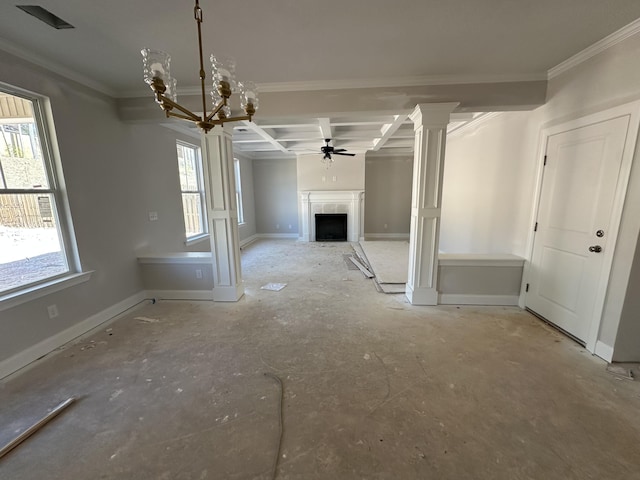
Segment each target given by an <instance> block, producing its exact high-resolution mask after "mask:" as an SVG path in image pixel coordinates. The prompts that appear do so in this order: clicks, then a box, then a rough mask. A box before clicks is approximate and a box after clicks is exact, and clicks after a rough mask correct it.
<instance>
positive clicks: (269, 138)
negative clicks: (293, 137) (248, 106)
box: [243, 120, 289, 153]
mask: <svg viewBox="0 0 640 480" xmlns="http://www.w3.org/2000/svg"><path fill="white" fill-rule="evenodd" d="M243 123H244V124H245V126H246V127H247V129H248V130H251V131H252V132H254V133H256V134H257V135H260V136H261V137H262V138H264V139H265V140H266V141H267V142H268V143H270V144H271V145H273V146H274V147H276V149H278V150H280V151H281V152H284V153H289V150H287V149H286V147H285V146H284V145H282V144H281V143H280V142H278V141H277V140H276V139H275V138H273V137H272V136H271V135H269V134H268V133H267V132H265V131H264V130H263V129H262V128H260V127H259V126H258V125H256V124H255V123H253V122H250V121H248V120H244V122H243Z"/></svg>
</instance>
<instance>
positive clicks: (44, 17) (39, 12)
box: [16, 5, 74, 30]
mask: <svg viewBox="0 0 640 480" xmlns="http://www.w3.org/2000/svg"><path fill="white" fill-rule="evenodd" d="M16 7H18V8H19V9H20V10H22V11H23V12H27V13H28V14H29V15H33V16H34V17H36V18H37V19H38V20H40V21H42V22H44V23H46V24H47V25H49V26H50V27H53V28H55V29H56V30H61V29H63V28H74V26H73V25H71V24H70V23H68V22H65V21H64V20H62V19H61V18H60V17H58V16H56V15H54V14H53V13H51V12H50V11H49V10H46V9H44V8H42V7H41V6H39V5H16Z"/></svg>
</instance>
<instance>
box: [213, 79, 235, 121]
mask: <svg viewBox="0 0 640 480" xmlns="http://www.w3.org/2000/svg"><path fill="white" fill-rule="evenodd" d="M211 99H212V100H213V108H216V107H217V106H218V105H219V104H220V102H222V96H220V94H219V93H218V90H216V88H215V85H214V88H213V90H211ZM220 111H221V112H223V113H224V116H225V117H226V118H229V117H231V107H230V106H229V105H225V106H223V107H222V108H221V109H220ZM218 113H219V112H218Z"/></svg>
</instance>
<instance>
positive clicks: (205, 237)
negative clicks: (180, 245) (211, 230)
mask: <svg viewBox="0 0 640 480" xmlns="http://www.w3.org/2000/svg"><path fill="white" fill-rule="evenodd" d="M205 240H209V234H208V233H203V234H202V235H198V236H197V237H191V238H187V239H186V240H185V241H184V244H185V245H186V246H187V247H190V246H191V245H197V244H198V243H202V242H204V241H205Z"/></svg>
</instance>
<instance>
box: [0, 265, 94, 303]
mask: <svg viewBox="0 0 640 480" xmlns="http://www.w3.org/2000/svg"><path fill="white" fill-rule="evenodd" d="M92 273H93V270H91V271H88V272H82V273H71V274H69V275H65V276H64V277H61V278H56V279H55V280H50V281H48V282H44V283H39V284H38V285H34V286H31V287H28V288H24V289H22V290H19V291H17V292H13V293H9V294H7V295H2V296H0V312H1V311H3V310H7V309H9V308H13V307H17V306H18V305H22V304H23V303H27V302H30V301H32V300H36V299H37V298H41V297H45V296H47V295H51V294H52V293H55V292H59V291H61V290H64V289H65V288H70V287H74V286H76V285H79V284H81V283H84V282H87V281H89V279H90V278H91V274H92Z"/></svg>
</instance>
